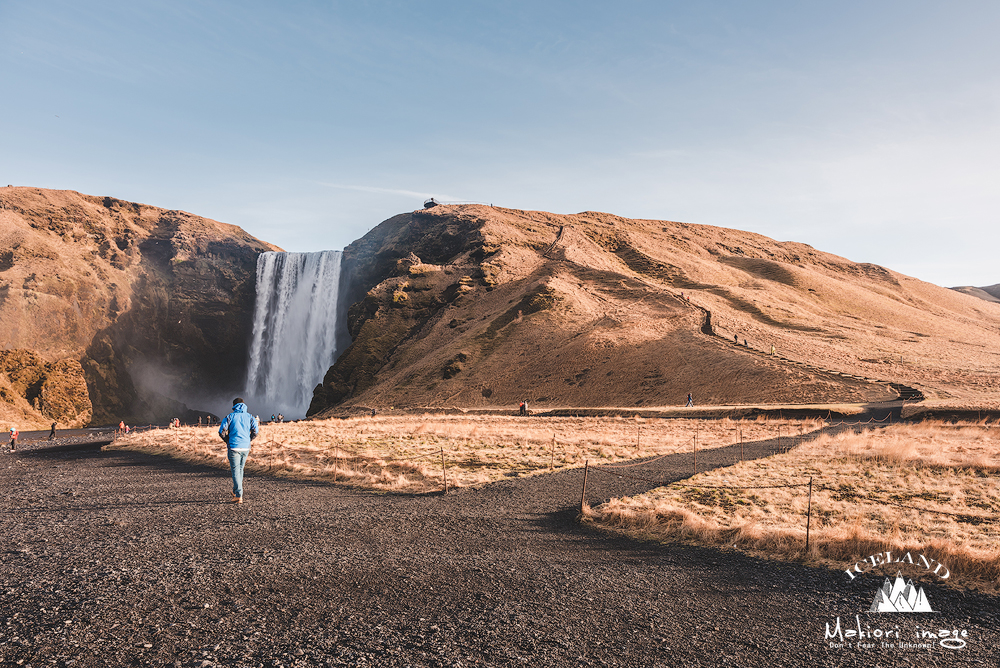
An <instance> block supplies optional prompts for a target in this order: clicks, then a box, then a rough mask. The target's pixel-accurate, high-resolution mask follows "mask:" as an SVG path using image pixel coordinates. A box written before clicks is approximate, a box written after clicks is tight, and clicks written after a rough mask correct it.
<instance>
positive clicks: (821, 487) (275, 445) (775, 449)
mask: <svg viewBox="0 0 1000 668" xmlns="http://www.w3.org/2000/svg"><path fill="white" fill-rule="evenodd" d="M890 419H891V415H887V416H885V417H884V418H881V419H875V418H874V417H872V418H869V419H868V420H865V421H861V420H857V421H854V422H847V421H844V420H840V421H838V422H830V423H828V424H827V427H826V428H825V429H824V430H822V431H828V430H829V429H848V428H851V429H857V428H859V427H864V426H865V425H876V424H884V423H886V422H888V421H890ZM783 429H788V426H787V425H785V426H783V425H777V426H776V427H775V433H774V436H773V438H770V439H766V440H759V439H758V440H757V441H753V442H748V441H745V439H744V434H743V431H742V429H741V428H737V429H736V434H735V436H734V442H733V443H732V444H729V445H727V446H721V447H718V446H717V447H714V448H709V449H708V450H710V451H712V453H713V455H712V456H713V458H714V459H716V460H717V459H718V452H717V451H718V450H721V449H723V448H733V447H735V446H737V445H738V446H739V447H740V451H739V455H738V458H734V462H733V463H736V462H737V461H745V459H746V451H745V446H746V445H753V446H755V448H756V451H757V454H756V455H754V456H752V457H751V458H752V459H757V458H758V457H760V456H769V455H774V454H782V453H787V452H789V451H790V450H792V449H793V448H795V447H796V446H798V445H800V444H801V443H803V442H804V441H808V440H812V439H814V438H815V437H816V432H809V433H797V434H791V433H782V432H783ZM161 430H166V431H171V428H170V427H160V426H157V425H145V426H140V427H136V428H132V429H131V430H130V431H131V432H132V433H150V432H156V431H161ZM174 434H175V435H176V434H177V432H176V431H175V432H174ZM123 435H124V432H122V431H119V432H116V433H115V438H116V439H117V438H118V437H120V436H123ZM699 438H700V437H699V432H698V430H696V431H695V432H694V434H693V435H692V436H691V439H690V441H689V443H690V447H691V450H690V453H691V454H692V455H693V458H692V459H693V468H692V474H697V473H699V469H698V446H699ZM256 445H257V446H258V447H259V448H264V449H266V452H265V453H263V458H264V461H266V462H267V464H266V467H265V469H266V470H267V471H268V472H270V473H274V472H276V471H280V470H282V469H283V468H289V467H288V466H287V463H284V462H278V461H276V459H277V455H278V453H282V454H284V455H286V456H288V455H296V450H297V448H296V447H295V446H293V445H291V444H289V443H285V442H281V441H276V440H274V439H269V440H267V441H264V442H261V443H257V444H256ZM639 445H640V429H637V433H636V448H637V450H638V448H639ZM557 446H560V447H561V451H562V454H563V457H564V458H565V455H566V450H565V444H560V443H558V441H557V438H556V435H555V434H553V438H552V441H551V444H550V447H549V465H548V466H547V467H546V466H544V465H539V466H535V467H526V468H524V469H520V471H523V472H531V471H538V470H543V469H545V468H548V469H549V470H554V469H555V468H556V467H555V453H556V449H557ZM705 450H706V449H705V448H702V453H703V455H704V452H705ZM333 454H334V458H333V468H332V478H333V481H334V482H337V481H338V477H339V476H340V475H342V474H343V475H345V477H346V474H347V473H349V472H351V471H354V472H357V471H358V470H359V467H358V464H359V463H360V462H365V463H366V466H367V463H369V462H374V461H377V462H382V464H381V466H383V467H391V466H393V465H399V464H408V463H412V462H415V461H419V460H425V461H428V462H431V463H433V464H435V465H440V476H441V485H442V490H443V492H444V493H445V494H447V493H448V492H449V488H450V486H449V482H448V469H449V466H451V467H454V466H456V461H455V460H456V458H457V457H456V456H457V454H458V453H457V452H446V451H445V449H444V447H443V446H441V447H438V448H437V449H435V450H433V451H428V452H423V453H418V454H415V455H408V456H400V455H392V454H387V453H379V454H371V453H362V452H360V451H357V450H352V449H350V448H346V447H343V446H341V445H339V444H338V445H335V446H334V453H333ZM678 454H684V451H680V452H670V453H665V454H661V455H658V456H655V457H652V458H649V459H643V460H642V461H637V462H630V463H627V464H593V465H592V464H591V463H590V460H589V459H588V460H585V463H584V468H583V485H582V490H581V500H580V508H581V511H582V510H583V509H584V507H585V505H586V498H587V485H588V480H589V475H590V473H591V472H595V473H597V474H600V475H602V476H605V477H611V478H618V479H623V480H630V481H633V482H640V483H643V484H645V485H649V486H651V488H656V487H673V488H689V489H705V490H730V491H746V490H768V489H770V490H773V489H804V490H806V492H805V493H806V495H807V510H806V516H805V523H806V548H807V549H808V544H809V535H810V525H811V515H812V512H811V511H812V493H813V491H814V490H815V491H823V492H830V493H835V494H843V493H844V488H843V487H834V486H831V485H830V484H825V483H824V482H822V481H821V482H818V483H816V484H814V478H813V477H810V478H809V479H808V481H804V482H799V483H776V484H766V485H709V484H703V483H698V482H689V481H684V480H677V479H676V474H674V478H672V479H671V478H665V477H662V476H661V477H657V476H655V475H643V474H642V471H641V470H640V467H647V468H648V467H650V466H652V465H655V464H657V463H658V462H661V461H662V460H664V459H666V458H667V457H671V456H676V455H678ZM296 456H297V455H296ZM727 465H728V464H727ZM719 466H720V464H719V463H718V461H716V462H715V463H714V464H713V465H712V466H711V467H709V468H710V469H715V468H718V467H719ZM705 470H709V469H708V468H706V469H705ZM856 496H857V498H859V499H863V500H864V501H866V502H869V503H877V504H884V505H890V506H894V507H899V508H903V509H907V510H913V511H918V512H924V513H931V514H936V515H942V516H950V517H954V518H957V519H959V520H960V521H963V522H968V523H975V524H985V523H990V522H996V521H997V520H1000V516H996V515H980V514H969V513H955V512H950V511H943V510H935V509H932V508H926V507H921V506H914V505H910V504H906V503H903V502H901V501H899V500H898V499H896V498H884V497H883V496H878V495H873V494H870V493H866V494H857V495H856Z"/></svg>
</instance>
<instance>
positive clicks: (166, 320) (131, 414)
mask: <svg viewBox="0 0 1000 668" xmlns="http://www.w3.org/2000/svg"><path fill="white" fill-rule="evenodd" d="M264 250H276V248H275V247H274V246H271V245H269V244H266V243H264V242H261V241H259V240H257V239H255V238H253V237H252V236H250V235H248V234H247V233H246V232H244V231H243V230H241V229H240V228H238V227H236V226H233V225H226V224H224V223H219V222H216V221H214V220H208V219H206V218H201V217H199V216H194V215H191V214H189V213H185V212H183V211H168V210H165V209H159V208H156V207H151V206H146V205H144V204H135V203H131V202H123V201H121V200H117V199H114V198H111V197H92V196H88V195H82V194H80V193H77V192H73V191H67V190H44V189H40V188H22V187H17V188H11V187H8V188H0V322H2V323H3V327H2V328H0V350H7V351H14V350H17V351H21V352H28V353H30V354H33V355H36V356H37V358H38V359H39V360H42V361H43V362H44V363H49V364H54V363H64V362H65V361H67V360H68V361H69V362H65V363H64V364H63V366H64V367H65V370H66V373H70V374H71V375H72V373H74V372H73V370H72V369H71V368H70V367H72V365H73V364H75V365H76V367H75V368H76V369H77V371H76V372H75V373H77V374H79V373H82V374H83V375H84V376H85V378H86V385H87V388H88V395H89V399H90V401H91V402H92V403H93V420H94V421H95V422H96V423H109V422H111V423H117V422H118V420H119V419H122V418H124V419H126V420H128V421H133V422H135V421H144V420H149V419H155V418H159V417H167V416H171V415H173V414H175V413H176V412H177V411H179V410H181V409H182V408H183V407H182V406H180V405H179V404H178V403H177V401H176V400H177V399H182V400H183V399H185V398H191V397H196V396H198V393H201V392H210V391H212V390H214V389H221V388H228V387H233V386H237V385H238V383H240V382H242V374H243V371H244V365H245V360H246V338H247V334H246V332H247V331H249V328H250V322H249V320H250V318H251V317H252V311H253V299H254V275H255V269H256V258H257V255H259V253H260V252H261V251H264ZM67 364H68V365H69V366H66V365H67ZM42 366H44V364H43V365H42ZM11 381H12V379H11V378H9V377H8V376H7V374H6V372H5V370H4V369H0V387H4V386H5V383H6V385H7V386H9V387H10V389H9V391H8V394H11V393H12V392H13V393H20V397H21V398H22V399H24V401H25V402H26V405H28V406H32V407H34V404H38V406H39V407H40V409H38V410H36V413H38V415H35V414H29V413H26V412H25V409H24V407H23V406H21V405H20V404H17V402H15V404H17V406H15V404H11V403H10V402H6V403H7V404H8V405H7V407H6V408H4V411H7V413H10V412H11V411H12V410H13V411H14V413H13V414H12V415H10V417H7V418H4V417H0V420H2V419H8V420H13V419H16V417H17V415H18V414H21V415H22V420H33V421H34V422H38V421H39V419H41V420H42V422H44V423H45V426H46V427H47V426H48V422H47V420H48V418H49V417H51V418H53V419H62V418H61V417H59V416H57V415H56V414H54V413H53V412H52V409H51V406H50V404H52V402H48V403H47V402H45V401H43V400H41V399H42V395H39V394H37V393H36V390H37V391H40V386H38V383H37V382H35V385H34V386H32V387H35V389H31V388H30V387H29V386H27V385H24V386H23V387H22V385H23V383H22V384H21V385H18V383H16V382H14V383H12V382H11ZM36 386H37V387H36ZM19 387H20V388H21V389H20V390H18V389H17V388H19ZM33 393H35V394H33ZM50 394H51V393H50ZM53 396H54V395H53ZM18 406H20V408H18Z"/></svg>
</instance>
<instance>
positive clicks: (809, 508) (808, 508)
mask: <svg viewBox="0 0 1000 668" xmlns="http://www.w3.org/2000/svg"><path fill="white" fill-rule="evenodd" d="M812 507H813V479H812V476H809V505H807V506H806V556H807V557H808V556H809V523H810V520H811V519H812Z"/></svg>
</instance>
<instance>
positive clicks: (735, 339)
mask: <svg viewBox="0 0 1000 668" xmlns="http://www.w3.org/2000/svg"><path fill="white" fill-rule="evenodd" d="M733 343H735V344H736V345H740V335H739V334H733Z"/></svg>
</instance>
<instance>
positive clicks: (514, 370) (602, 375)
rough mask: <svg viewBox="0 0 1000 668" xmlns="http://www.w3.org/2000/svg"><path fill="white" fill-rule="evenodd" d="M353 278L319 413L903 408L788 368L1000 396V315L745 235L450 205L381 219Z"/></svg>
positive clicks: (874, 393) (349, 256)
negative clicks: (347, 342)
mask: <svg viewBox="0 0 1000 668" xmlns="http://www.w3.org/2000/svg"><path fill="white" fill-rule="evenodd" d="M344 262H345V267H346V269H345V271H346V272H347V279H348V281H349V284H350V286H351V290H350V291H348V293H347V297H346V300H347V302H348V303H351V304H353V305H352V306H351V307H350V314H349V319H348V322H349V329H350V332H351V337H352V340H353V343H352V345H351V347H350V348H348V349H347V351H346V352H345V353H344V354H343V355H341V357H340V358H339V359H338V360H337V362H336V364H335V365H334V366H333V367H331V369H330V371H329V372H328V373H327V375H326V378H325V379H324V382H323V384H322V385H321V386H319V387H317V389H316V392H315V396H314V400H313V404H312V406H311V407H310V414H320V413H324V412H325V413H324V414H329V413H330V412H331V411H333V412H335V411H336V410H343V409H348V408H351V407H360V406H372V407H388V406H394V407H411V408H413V407H449V406H459V407H488V406H510V405H513V404H516V403H517V402H518V401H519V400H521V399H526V400H528V401H529V404H530V405H531V406H532V408H545V407H563V406H620V407H627V406H647V407H649V406H658V405H677V404H682V403H683V402H684V399H685V397H686V395H687V393H688V392H692V393H693V394H694V396H695V399H696V401H698V402H700V403H717V404H740V403H756V402H771V403H810V402H837V401H862V402H864V401H881V400H886V399H890V398H895V397H896V394H895V392H893V391H892V390H890V389H889V388H888V387H887V385H886V384H884V383H875V382H865V381H864V380H862V379H860V378H846V377H844V376H842V375H837V374H834V373H825V372H823V371H820V370H817V369H815V368H809V367H803V366H798V365H793V364H789V363H787V362H786V361H785V360H782V359H780V357H782V356H784V357H787V358H789V359H792V360H799V361H803V362H811V363H813V364H815V365H816V366H818V367H822V368H824V369H829V370H832V371H835V372H842V373H846V374H853V375H857V376H861V377H868V378H872V379H880V380H886V381H894V382H900V383H907V384H914V385H917V386H919V387H921V388H923V389H925V391H926V393H928V396H931V397H964V398H969V399H973V400H980V401H981V400H986V399H987V398H992V397H994V396H995V392H996V390H997V385H998V382H997V381H998V370H1000V364H998V363H1000V360H998V358H997V356H996V354H995V353H992V352H990V351H991V350H992V349H994V348H995V346H994V342H995V339H996V337H997V332H998V331H1000V306H998V305H995V304H990V303H986V302H983V301H982V300H979V299H975V298H973V297H969V296H966V295H962V294H959V293H956V292H954V291H951V290H947V289H945V288H940V287H937V286H933V285H930V284H928V283H924V282H922V281H918V280H916V279H913V278H909V277H907V276H903V275H900V274H897V273H895V272H892V271H890V270H887V269H885V268H882V267H878V266H875V265H869V264H857V263H853V262H850V261H849V260H846V259H844V258H841V257H838V256H835V255H831V254H828V253H823V252H820V251H816V250H815V249H813V248H811V247H809V246H807V245H805V244H800V243H793V242H776V241H774V240H772V239H768V238H767V237H763V236H761V235H757V234H752V233H748V232H740V231H737V230H729V229H723V228H717V227H711V226H704V225H690V224H684V223H676V222H668V221H650V220H628V219H624V218H620V217H617V216H613V215H610V214H604V213H594V212H585V213H581V214H576V215H555V214H549V213H544V212H528V211H517V210H511V209H501V208H494V207H489V206H481V205H463V206H439V207H435V208H432V209H428V210H422V211H416V212H413V213H410V214H402V215H399V216H396V217H394V218H391V219H389V220H387V221H385V222H384V223H382V224H381V225H379V226H378V227H377V228H375V229H374V230H372V231H371V232H370V233H369V234H367V235H366V236H365V237H363V238H362V239H360V240H358V241H357V242H355V243H353V244H351V245H350V246H348V248H346V249H345V251H344ZM708 313H710V314H711V318H710V323H706V316H707V314H708ZM734 336H737V337H738V338H739V341H740V344H741V345H739V346H737V345H734V344H733V342H732V339H733V337H734ZM744 339H745V340H746V342H747V343H748V346H744V345H743V342H744ZM772 345H774V346H775V348H776V352H777V355H775V356H771V355H770V354H768V353H770V347H771V346H772ZM762 351H763V352H762Z"/></svg>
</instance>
